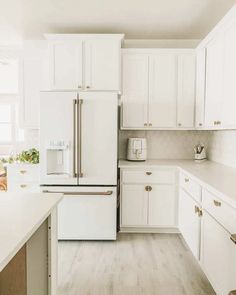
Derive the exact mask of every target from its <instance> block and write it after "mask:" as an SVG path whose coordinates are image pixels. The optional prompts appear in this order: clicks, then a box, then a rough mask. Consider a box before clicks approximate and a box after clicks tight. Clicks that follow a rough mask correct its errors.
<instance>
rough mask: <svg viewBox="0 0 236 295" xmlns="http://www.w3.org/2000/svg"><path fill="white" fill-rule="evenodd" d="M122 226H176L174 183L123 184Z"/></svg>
mask: <svg viewBox="0 0 236 295" xmlns="http://www.w3.org/2000/svg"><path fill="white" fill-rule="evenodd" d="M121 192H122V193H121V194H122V195H121V226H122V227H175V226H176V196H175V185H172V184H150V185H145V184H144V185H140V184H123V185H122V190H121Z"/></svg>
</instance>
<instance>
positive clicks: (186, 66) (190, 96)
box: [177, 54, 196, 128]
mask: <svg viewBox="0 0 236 295" xmlns="http://www.w3.org/2000/svg"><path fill="white" fill-rule="evenodd" d="M195 71H196V61H195V54H181V55H179V56H178V99H177V125H178V127H185V128H192V127H194V115H195V76H196V74H195Z"/></svg>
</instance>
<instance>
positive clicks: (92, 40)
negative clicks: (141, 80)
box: [46, 34, 123, 91]
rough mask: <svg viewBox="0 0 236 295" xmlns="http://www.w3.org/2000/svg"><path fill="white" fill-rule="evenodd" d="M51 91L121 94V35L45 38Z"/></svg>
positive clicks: (73, 35) (56, 36)
mask: <svg viewBox="0 0 236 295" xmlns="http://www.w3.org/2000/svg"><path fill="white" fill-rule="evenodd" d="M46 38H47V39H48V41H49V51H50V59H49V60H50V88H51V89H53V90H76V89H77V90H78V89H79V90H86V91H89V90H94V91H95V90H96V91H97V90H98V91H100V90H102V91H105V90H109V91H120V61H121V58H120V54H121V42H122V39H123V35H120V34H97V35H93V34H91V35H84V34H65V35H63V34H56V35H46Z"/></svg>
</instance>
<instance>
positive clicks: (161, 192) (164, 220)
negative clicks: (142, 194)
mask: <svg viewBox="0 0 236 295" xmlns="http://www.w3.org/2000/svg"><path fill="white" fill-rule="evenodd" d="M151 188H152V190H151V191H150V192H149V196H148V198H149V202H148V224H149V225H151V226H160V227H173V226H175V225H176V222H175V221H176V220H175V217H176V215H175V212H176V210H175V209H176V198H175V187H174V185H165V184H160V185H152V186H151Z"/></svg>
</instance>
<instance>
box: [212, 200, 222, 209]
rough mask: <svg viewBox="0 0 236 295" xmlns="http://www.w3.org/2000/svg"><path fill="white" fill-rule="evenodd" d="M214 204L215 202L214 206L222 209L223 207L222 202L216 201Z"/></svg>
mask: <svg viewBox="0 0 236 295" xmlns="http://www.w3.org/2000/svg"><path fill="white" fill-rule="evenodd" d="M213 202H214V205H215V206H216V207H220V206H221V202H219V201H216V200H214V201H213Z"/></svg>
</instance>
